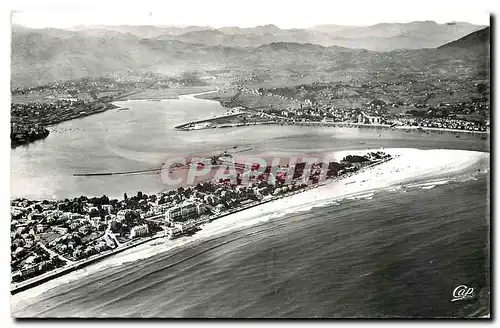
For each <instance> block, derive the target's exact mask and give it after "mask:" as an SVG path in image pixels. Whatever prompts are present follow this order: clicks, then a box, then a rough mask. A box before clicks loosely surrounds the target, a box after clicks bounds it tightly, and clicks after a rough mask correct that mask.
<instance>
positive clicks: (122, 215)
mask: <svg viewBox="0 0 500 328" xmlns="http://www.w3.org/2000/svg"><path fill="white" fill-rule="evenodd" d="M129 213H132V214H134V215H137V216H139V215H138V214H137V213H136V212H135V211H134V210H131V209H126V210H120V211H118V213H116V221H118V222H123V221H124V220H125V218H126V215H127V214H129Z"/></svg>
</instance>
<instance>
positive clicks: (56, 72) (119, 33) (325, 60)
mask: <svg viewBox="0 0 500 328" xmlns="http://www.w3.org/2000/svg"><path fill="white" fill-rule="evenodd" d="M437 25H439V24H437ZM106 28H107V27H106ZM349 28H351V27H349ZM365 28H366V27H365ZM188 29H191V30H190V31H188V32H185V33H182V34H174V33H178V32H179V30H178V29H173V28H170V27H138V28H137V29H136V30H134V29H133V28H128V27H127V28H122V27H120V28H119V30H117V29H114V28H112V29H110V31H109V32H106V31H107V30H103V29H101V28H100V27H98V26H92V27H91V28H89V29H84V30H79V29H73V30H60V29H29V28H24V27H18V26H14V27H13V30H12V44H11V45H12V50H11V51H12V52H11V72H12V75H11V84H12V86H13V87H16V86H27V85H40V84H45V83H48V82H53V81H62V80H71V79H76V78H82V77H98V76H103V75H107V74H110V73H114V72H118V71H124V70H127V69H134V70H147V71H152V72H160V73H166V74H168V75H175V74H180V73H182V72H185V71H187V70H191V71H192V70H207V69H214V68H215V69H217V68H223V69H227V70H233V69H234V70H240V71H241V70H243V71H248V72H252V71H253V70H254V69H263V70H272V71H273V72H275V73H273V74H276V76H284V77H286V76H288V74H293V75H294V76H299V77H302V78H306V76H307V78H308V79H310V80H311V81H314V80H318V79H323V78H324V79H330V78H332V77H335V76H337V77H338V76H346V75H347V74H350V75H352V76H368V77H369V76H371V74H374V72H376V71H379V72H380V71H384V72H390V71H394V72H395V74H402V72H405V71H409V72H415V71H419V70H424V69H425V70H427V69H429V67H432V68H431V69H432V70H435V71H436V72H438V73H439V74H445V73H447V72H450V74H456V73H454V72H456V71H457V63H460V64H461V65H462V66H464V67H471V68H472V72H474V71H475V70H479V69H480V70H483V71H484V69H485V68H484V67H483V66H484V63H485V60H484V56H477V52H475V51H472V52H470V51H468V50H467V49H466V50H464V51H460V52H457V51H454V50H453V49H454V48H452V49H451V50H446V49H444V50H442V49H435V48H434V49H420V50H411V49H410V50H393V51H391V52H374V51H370V50H365V49H351V48H348V47H346V46H338V45H332V44H331V43H338V44H344V45H346V44H347V45H348V46H351V47H352V48H355V46H356V45H357V44H356V42H355V41H353V39H349V38H343V37H332V36H329V35H326V34H324V33H323V32H314V31H307V30H303V29H290V30H282V29H279V28H278V27H276V26H264V27H261V28H259V29H258V30H257V32H256V33H253V34H252V33H250V32H251V29H245V33H250V34H234V35H229V34H226V33H224V32H222V31H220V30H216V29H206V28H205V29H203V28H202V27H188ZM376 29H377V30H379V31H380V29H382V30H387V29H388V27H387V26H384V27H380V26H378V27H376ZM278 30H279V31H280V32H279V33H274V34H270V33H268V32H269V31H275V32H276V31H278ZM132 32H134V33H132ZM165 32H169V33H171V34H166V33H165ZM365 32H366V33H368V32H367V31H365ZM258 33H260V34H258ZM377 33H378V32H377ZM384 33H385V32H384ZM136 34H139V35H136ZM145 34H148V35H155V37H154V38H153V37H149V38H145V37H144V35H145ZM379 34H380V35H379V36H377V37H375V36H366V35H365V36H364V37H360V38H359V40H361V42H363V43H365V44H371V45H372V46H373V47H375V46H376V43H379V42H382V41H384V40H385V42H386V43H385V46H387V45H390V44H391V42H395V43H397V44H399V45H403V46H404V47H406V46H410V45H411V43H412V42H426V40H427V39H426V38H425V37H423V36H416V35H411V36H401V35H398V36H392V37H390V36H387V35H385V36H384V34H383V33H379ZM410 34H411V33H410ZM310 38H313V39H314V38H316V39H318V38H323V39H324V40H327V41H328V40H330V41H335V42H325V43H326V44H328V45H327V46H324V45H320V44H318V43H316V42H311V41H310ZM280 39H281V41H280ZM276 40H278V41H276ZM283 40H285V41H283ZM293 40H297V41H293ZM387 40H390V41H387ZM408 40H410V41H408ZM422 40H423V41H422ZM462 42H463V41H462ZM379 46H380V45H379ZM479 65H482V67H480V66H479ZM276 72H281V73H276Z"/></svg>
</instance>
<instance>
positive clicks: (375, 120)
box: [358, 112, 381, 124]
mask: <svg viewBox="0 0 500 328" xmlns="http://www.w3.org/2000/svg"><path fill="white" fill-rule="evenodd" d="M358 123H359V124H380V123H381V118H380V116H370V115H367V114H366V113H365V112H361V113H360V114H359V115H358Z"/></svg>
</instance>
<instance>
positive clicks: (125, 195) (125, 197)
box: [123, 193, 128, 201]
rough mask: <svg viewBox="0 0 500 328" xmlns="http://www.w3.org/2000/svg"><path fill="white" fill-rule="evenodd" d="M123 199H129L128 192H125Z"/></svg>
mask: <svg viewBox="0 0 500 328" xmlns="http://www.w3.org/2000/svg"><path fill="white" fill-rule="evenodd" d="M123 199H124V200H125V201H127V200H128V196H127V193H124V194H123Z"/></svg>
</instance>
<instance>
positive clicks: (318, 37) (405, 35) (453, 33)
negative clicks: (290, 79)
mask: <svg viewBox="0 0 500 328" xmlns="http://www.w3.org/2000/svg"><path fill="white" fill-rule="evenodd" d="M484 27H485V26H479V25H473V24H469V23H464V22H452V23H446V24H438V23H436V22H434V21H422V22H410V23H382V24H376V25H371V26H343V25H318V26H313V27H311V28H308V29H298V28H295V29H281V28H279V27H278V26H276V25H272V24H269V25H260V26H256V27H245V28H241V27H237V26H230V27H221V28H219V29H216V28H210V27H207V26H186V27H178V26H148V25H144V26H127V25H120V26H104V25H93V26H77V27H75V28H72V29H71V31H73V32H80V33H85V34H86V35H94V36H104V35H106V34H109V35H115V36H117V37H119V35H120V34H121V35H132V36H135V37H139V38H148V39H155V38H158V39H159V40H178V41H182V42H186V43H200V44H206V45H223V46H229V47H254V48H256V47H260V46H262V45H265V44H269V43H272V42H299V43H312V44H319V45H322V46H325V47H329V46H341V47H348V48H355V49H367V50H374V51H391V50H397V49H422V48H436V47H438V46H440V45H442V44H445V43H447V42H451V41H453V40H457V39H459V38H461V37H464V36H466V35H467V34H469V33H472V32H474V31H477V30H479V29H481V28H484Z"/></svg>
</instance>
